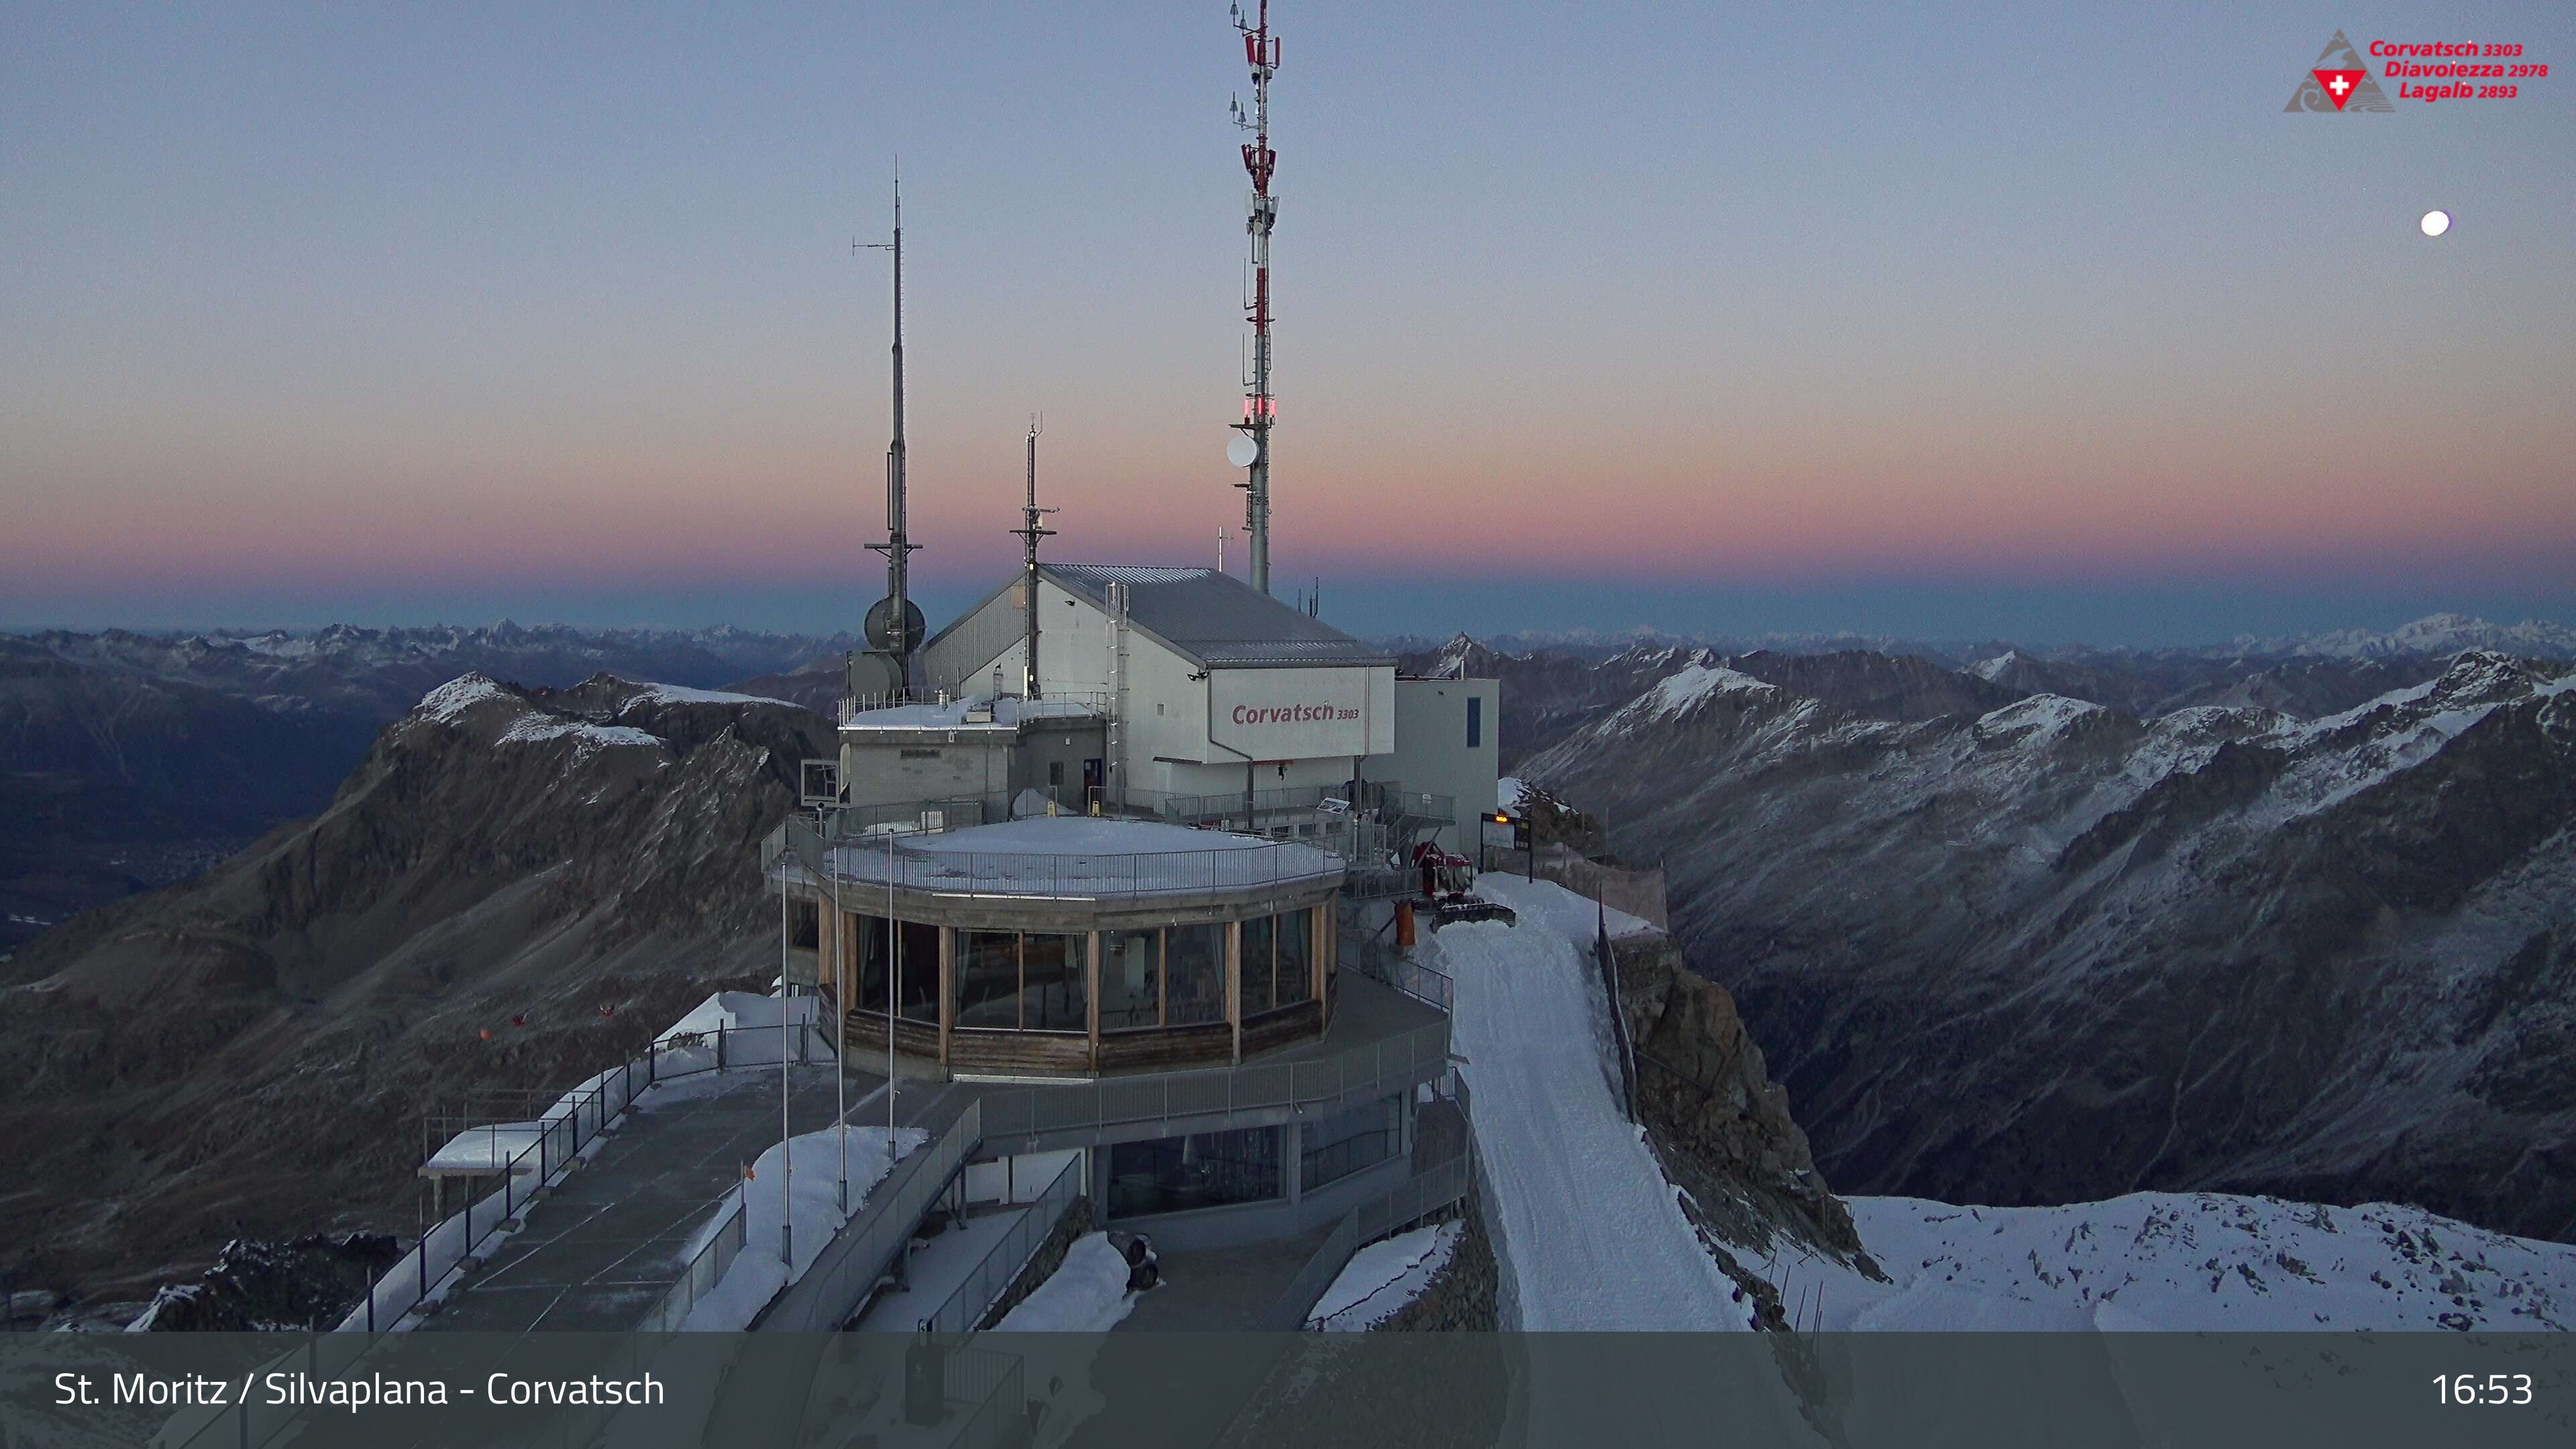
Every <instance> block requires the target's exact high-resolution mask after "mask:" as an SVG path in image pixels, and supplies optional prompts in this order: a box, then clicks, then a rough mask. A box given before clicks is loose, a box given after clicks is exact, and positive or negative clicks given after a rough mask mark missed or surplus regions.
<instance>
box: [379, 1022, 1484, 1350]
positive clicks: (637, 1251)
mask: <svg viewBox="0 0 2576 1449" xmlns="http://www.w3.org/2000/svg"><path fill="white" fill-rule="evenodd" d="M1338 993H1339V997H1338V1000H1337V1001H1336V1003H1335V1009H1334V1013H1333V1021H1332V1025H1331V1026H1330V1027H1329V1028H1328V1029H1327V1030H1326V1032H1325V1034H1324V1036H1323V1037H1322V1038H1321V1039H1320V1040H1315V1041H1308V1042H1300V1043H1297V1044H1295V1045H1293V1046H1289V1047H1285V1048H1282V1049H1280V1050H1277V1051H1272V1052H1266V1053H1263V1054H1262V1055H1260V1056H1258V1057H1255V1058H1251V1059H1248V1060H1247V1061H1246V1063H1245V1065H1247V1066H1252V1065H1256V1064H1259V1065H1268V1064H1271V1063H1278V1062H1293V1061H1302V1060H1309V1059H1315V1058H1321V1057H1325V1056H1329V1055H1331V1054H1333V1053H1336V1052H1340V1051H1343V1050H1346V1049H1348V1048H1351V1047H1353V1046H1362V1045H1365V1044H1367V1043H1370V1042H1372V1041H1380V1040H1384V1039H1387V1038H1389V1037H1393V1036H1396V1035H1398V1034H1400V1033H1402V1032H1405V1031H1407V1030H1410V1029H1412V1028H1414V1027H1417V1026H1424V1025H1428V1024H1430V1023H1433V1022H1437V1021H1438V1020H1440V1016H1441V1014H1440V1013H1439V1012H1438V1011H1437V1010H1435V1009H1433V1008H1431V1007H1428V1006H1425V1005H1424V1004H1422V1003H1421V1002H1418V1001H1415V1000H1414V999H1412V998H1411V997H1408V996H1406V995H1404V994H1403V993H1401V992H1399V991H1396V990H1394V989H1393V988H1391V987H1388V986H1385V985H1383V984H1381V983H1379V982H1377V981H1373V980H1370V979H1369V978H1367V977H1365V976H1361V975H1359V974H1358V973H1357V972H1346V973H1344V974H1343V975H1342V976H1341V978H1340V981H1339V984H1338ZM859 1060H860V1059H859V1058H856V1057H854V1058H853V1059H852V1063H853V1066H855V1065H856V1063H857V1062H858V1061H859ZM884 1085H885V1079H884V1078H883V1077H881V1076H877V1075H873V1074H870V1073H867V1072H863V1071H858V1070H853V1071H851V1072H850V1074H849V1081H848V1086H847V1088H846V1094H847V1097H848V1099H849V1102H850V1104H851V1105H850V1117H851V1120H852V1121H853V1122H856V1123H860V1124H862V1125H864V1124H868V1123H872V1122H873V1123H882V1122H884V1121H885V1099H884V1098H883V1097H882V1096H878V1095H875V1094H877V1093H878V1092H879V1091H880V1090H881V1089H882V1088H883V1087H884ZM994 1090H1004V1091H1007V1090H1013V1089H1012V1088H1009V1087H998V1086H989V1085H983V1084H968V1083H955V1084H951V1083H943V1082H930V1081H921V1080H912V1079H907V1080H905V1081H904V1082H902V1083H901V1084H900V1085H899V1086H898V1088H897V1090H896V1094H895V1100H896V1116H897V1120H898V1121H899V1123H900V1124H902V1125H905V1126H923V1127H927V1128H929V1129H930V1130H931V1132H932V1134H933V1135H934V1136H936V1135H937V1133H938V1131H939V1130H940V1129H941V1128H943V1127H945V1126H946V1125H947V1124H948V1123H949V1122H951V1121H953V1120H955V1117H956V1114H957V1113H958V1112H960V1111H962V1110H964V1107H965V1103H966V1102H967V1101H968V1100H970V1099H971V1098H972V1097H973V1096H975V1095H977V1094H979V1093H981V1092H986V1091H994ZM863 1103H864V1105H862V1104H863ZM832 1113H833V1090H832V1068H831V1067H829V1066H827V1065H822V1064H815V1065H810V1066H796V1067H791V1068H790V1069H789V1071H788V1116H789V1119H790V1124H791V1127H792V1130H793V1131H795V1132H797V1133H806V1132H815V1131H820V1130H822V1129H824V1128H827V1127H829V1126H830V1125H831V1122H832ZM778 1131H779V1126H778V1070H777V1068H776V1067H774V1066H773V1067H747V1068H742V1069H739V1070H735V1071H727V1072H723V1073H716V1074H710V1075H708V1076H703V1077H694V1078H682V1079H679V1080H676V1081H673V1082H669V1083H665V1084H663V1085H662V1086H661V1087H659V1088H657V1089H656V1090H655V1091H653V1092H652V1093H650V1094H648V1095H647V1096H645V1097H643V1098H641V1099H639V1101H638V1102H637V1104H636V1105H635V1106H634V1107H633V1108H630V1109H629V1110H628V1112H627V1114H626V1115H625V1117H624V1118H622V1119H621V1120H620V1121H619V1123H618V1124H617V1126H616V1128H615V1129H614V1130H613V1131H611V1132H610V1133H608V1134H607V1135H606V1137H605V1138H604V1139H603V1140H602V1142H601V1145H600V1147H599V1149H598V1152H597V1155H596V1156H595V1157H593V1158H592V1159H590V1160H589V1161H587V1162H585V1163H583V1164H582V1165H581V1166H579V1167H576V1168H574V1169H573V1170H572V1172H571V1173H570V1174H569V1175H568V1176H567V1177H566V1178H565V1179H564V1180H563V1182H562V1183H561V1184H560V1185H559V1186H557V1187H556V1188H554V1189H553V1190H552V1191H550V1192H548V1193H546V1194H545V1195H544V1196H543V1197H541V1198H539V1199H538V1200H537V1201H536V1202H535V1203H533V1204H531V1205H529V1206H528V1207H527V1208H525V1209H524V1210H523V1211H522V1213H521V1221H522V1222H523V1223H524V1224H525V1226H524V1227H523V1228H522V1229H521V1230H520V1231H519V1232H517V1233H515V1234H513V1235H511V1236H510V1237H509V1238H507V1239H506V1240H504V1241H503V1242H502V1243H501V1244H500V1245H499V1246H498V1247H497V1248H496V1249H494V1250H493V1252H492V1255H491V1257H490V1258H489V1260H487V1261H486V1262H485V1263H484V1264H482V1266H480V1267H479V1268H477V1269H475V1270H473V1271H472V1272H470V1273H468V1274H467V1275H466V1276H465V1277H464V1279H463V1281H461V1282H459V1283H456V1284H454V1285H452V1286H451V1287H450V1288H449V1289H448V1291H447V1295H446V1300H445V1302H444V1303H443V1305H442V1306H441V1308H440V1310H439V1311H438V1312H437V1313H434V1314H431V1315H429V1316H428V1317H427V1318H425V1319H424V1320H423V1321H422V1324H421V1326H422V1327H424V1328H432V1329H441V1330H466V1331H481V1332H511V1333H519V1332H530V1331H537V1330H544V1331H578V1330H591V1331H605V1332H620V1331H625V1330H628V1329H632V1328H634V1327H635V1326H636V1324H637V1323H638V1322H639V1321H640V1320H641V1319H642V1317H643V1315H644V1314H645V1313H646V1312H648V1311H650V1310H651V1309H652V1308H653V1307H654V1306H655V1305H657V1304H659V1303H660V1302H661V1300H662V1298H663V1296H664V1295H665V1294H666V1293H668V1292H669V1291H670V1287H671V1285H672V1284H673V1283H674V1282H676V1281H678V1279H679V1275H680V1273H681V1271H682V1269H683V1267H684V1266H685V1265H684V1264H683V1263H682V1262H681V1260H680V1254H681V1250H682V1249H683V1248H685V1247H687V1246H688V1242H689V1239H690V1237H691V1236H692V1235H693V1234H695V1233H696V1232H697V1230H698V1229H699V1227H700V1226H702V1225H703V1224H704V1223H706V1222H707V1221H708V1220H709V1219H711V1218H712V1217H714V1216H715V1214H716V1212H717V1211H718V1210H719V1206H720V1203H721V1201H722V1200H723V1199H724V1198H725V1197H726V1195H728V1194H730V1193H731V1192H732V1191H733V1189H734V1188H735V1187H736V1185H737V1184H739V1183H740V1182H741V1180H742V1168H743V1165H744V1164H745V1163H748V1162H752V1161H754V1160H756V1159H757V1158H758V1157H759V1156H760V1154H761V1152H762V1150H763V1149H765V1148H767V1147H769V1146H770V1145H771V1144H773V1143H775V1142H776V1141H777V1140H778ZM1417 1156H1419V1151H1418V1150H1417ZM1323 1231H1324V1230H1320V1229H1319V1230H1318V1231H1317V1232H1316V1233H1314V1234H1312V1235H1311V1236H1309V1237H1307V1238H1301V1239H1298V1240H1295V1241H1289V1242H1276V1243H1268V1244H1263V1245H1261V1246H1259V1247H1254V1248H1245V1249H1240V1250H1226V1251H1223V1252H1212V1253H1192V1254H1186V1255H1167V1256H1166V1262H1167V1264H1168V1266H1169V1268H1170V1270H1171V1272H1172V1276H1173V1282H1172V1285H1171V1287H1169V1288H1165V1289H1158V1290H1156V1291H1155V1292H1153V1293H1149V1294H1147V1295H1146V1296H1145V1298H1144V1299H1143V1300H1141V1301H1140V1302H1139V1304H1138V1308H1137V1313H1136V1315H1135V1317H1134V1318H1133V1319H1131V1321H1130V1323H1129V1324H1128V1325H1126V1326H1130V1327H1137V1328H1184V1327H1186V1328H1191V1329H1199V1328H1226V1327H1248V1326H1250V1324H1251V1321H1252V1320H1253V1319H1254V1318H1255V1317H1256V1316H1257V1315H1259V1314H1261V1313H1262V1312H1265V1311H1266V1310H1267V1309H1268V1308H1269V1307H1270V1306H1271V1304H1272V1302H1273V1301H1274V1300H1275V1299H1276V1298H1277V1296H1278V1294H1279V1292H1280V1290H1282V1289H1284V1288H1285V1287H1286V1286H1287V1283H1288V1280H1289V1279H1290V1278H1292V1277H1294V1276H1295V1274H1296V1272H1297V1270H1298V1268H1299V1267H1300V1266H1302V1265H1303V1264H1304V1263H1305V1261H1306V1258H1307V1256H1308V1255H1309V1254H1310V1253H1312V1252H1313V1250H1314V1248H1315V1246H1316V1244H1317V1243H1318V1242H1320V1241H1321V1238H1322V1236H1323ZM774 1247H775V1245H771V1250H772V1251H774ZM760 1249H761V1245H758V1244H754V1245H751V1246H750V1247H749V1248H748V1249H746V1251H759V1250H760ZM1201 1260H1204V1261H1201Z"/></svg>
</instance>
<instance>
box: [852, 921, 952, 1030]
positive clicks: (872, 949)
mask: <svg viewBox="0 0 2576 1449" xmlns="http://www.w3.org/2000/svg"><path fill="white" fill-rule="evenodd" d="M851 921H852V930H851V933H850V952H851V955H852V956H853V958H854V959H853V960H852V962H851V966H852V968H853V969H852V970H851V973H850V974H851V983H852V984H851V991H850V1008H851V1009H852V1010H854V1011H873V1012H876V1013H877V1014H879V1015H883V1014H884V1013H885V1009H886V977H887V975H888V973H889V971H890V970H892V969H893V968H894V967H896V966H898V965H899V966H900V967H901V975H902V979H901V983H900V989H899V990H898V991H897V992H896V997H897V1004H896V1009H897V1010H898V1011H899V1012H900V1013H901V1014H902V1016H903V1019H904V1020H906V1021H928V1022H936V1021H937V1020H939V928H938V927H937V926H925V925H921V924H919V923H917V922H912V921H906V922H904V924H903V939H902V941H901V943H900V944H901V946H902V956H901V958H900V960H898V959H897V958H896V956H895V946H896V944H897V943H896V942H895V941H894V939H893V937H892V936H890V935H889V934H888V933H887V931H886V923H885V918H884V917H882V916H854V917H852V918H851Z"/></svg>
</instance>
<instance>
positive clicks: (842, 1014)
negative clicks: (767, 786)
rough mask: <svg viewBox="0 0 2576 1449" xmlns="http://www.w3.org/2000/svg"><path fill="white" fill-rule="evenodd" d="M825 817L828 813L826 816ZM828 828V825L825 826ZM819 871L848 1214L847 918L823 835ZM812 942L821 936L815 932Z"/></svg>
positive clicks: (837, 1128) (842, 1197)
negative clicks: (826, 903)
mask: <svg viewBox="0 0 2576 1449" xmlns="http://www.w3.org/2000/svg"><path fill="white" fill-rule="evenodd" d="M827 818H828V817H827ZM827 830H828V827H827ZM823 871H824V873H825V874H827V875H829V876H830V877H831V878H832V1017H833V1021H832V1136H833V1137H834V1138H835V1139H837V1140H838V1142H839V1143H840V1147H841V1187H840V1194H839V1201H840V1206H841V1216H842V1218H844V1219H847V1218H848V1217H849V1215H850V1079H849V1062H848V1058H847V1048H848V1042H847V1040H846V1038H847V1037H848V1036H849V1032H848V1030H847V1027H848V1025H849V1014H848V1013H849V1002H850V983H849V978H848V974H847V968H848V964H849V963H848V957H849V954H850V953H849V947H848V943H846V942H845V941H843V940H842V933H843V932H844V931H846V930H848V929H849V924H850V918H849V917H848V916H845V915H843V914H841V873H840V871H838V870H837V869H835V868H834V867H833V865H832V839H831V836H830V835H829V834H828V833H827V834H825V836H824V837H823ZM814 939H815V942H816V944H818V945H819V944H820V943H821V941H822V939H823V938H822V937H821V936H820V935H819V934H818V935H817V936H816V937H815V938H814ZM822 980H823V973H822V972H821V971H816V972H815V973H814V981H815V985H816V989H817V990H819V989H821V984H822ZM822 1006H823V1004H822V1003H821V1002H819V1001H818V1002H816V1003H814V1007H815V1010H814V1014H815V1015H816V1016H821V1015H822V1014H823V1012H822Z"/></svg>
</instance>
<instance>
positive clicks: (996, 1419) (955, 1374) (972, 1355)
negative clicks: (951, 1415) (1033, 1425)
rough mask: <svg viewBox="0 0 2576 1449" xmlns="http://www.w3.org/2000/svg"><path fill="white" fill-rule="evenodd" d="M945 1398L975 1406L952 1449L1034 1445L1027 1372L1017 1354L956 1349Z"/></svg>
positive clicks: (949, 1360)
mask: <svg viewBox="0 0 2576 1449" xmlns="http://www.w3.org/2000/svg"><path fill="white" fill-rule="evenodd" d="M941 1367H942V1371H943V1379H942V1385H943V1393H942V1395H941V1397H943V1398H946V1399H949V1400H952V1401H957V1400H962V1401H964V1402H967V1403H971V1404H973V1405H974V1406H975V1408H974V1411H973V1412H971V1413H969V1414H968V1415H967V1416H966V1422H965V1423H962V1424H960V1425H958V1426H957V1432H956V1434H955V1435H954V1436H952V1437H951V1438H950V1439H949V1441H948V1443H949V1445H950V1449H1004V1446H1016V1445H1025V1444H1027V1443H1028V1442H1029V1440H1030V1437H1031V1435H1030V1432H1029V1430H1030V1426H1029V1422H1028V1404H1029V1395H1028V1389H1027V1386H1026V1382H1025V1372H1026V1371H1025V1370H1024V1369H1023V1367H1022V1365H1021V1361H1020V1358H1019V1356H1018V1355H1016V1354H1007V1353H987V1352H985V1351H984V1350H982V1349H976V1348H966V1347H963V1346H960V1347H956V1348H951V1349H949V1350H948V1353H947V1360H946V1362H945V1363H944V1364H942V1366H941Z"/></svg>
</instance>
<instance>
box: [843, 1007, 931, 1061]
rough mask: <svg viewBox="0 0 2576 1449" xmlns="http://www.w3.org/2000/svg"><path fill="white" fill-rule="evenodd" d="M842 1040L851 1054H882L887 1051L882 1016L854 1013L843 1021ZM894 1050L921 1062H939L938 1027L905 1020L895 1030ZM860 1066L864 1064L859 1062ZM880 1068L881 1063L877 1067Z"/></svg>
mask: <svg viewBox="0 0 2576 1449" xmlns="http://www.w3.org/2000/svg"><path fill="white" fill-rule="evenodd" d="M842 1033H843V1035H842V1040H843V1041H844V1042H846V1043H847V1044H848V1047H849V1050H850V1051H852V1052H854V1053H860V1054H866V1053H871V1052H875V1053H882V1052H883V1051H884V1050H885V1049H886V1039H885V1013H884V1012H882V1011H853V1012H849V1013H847V1014H846V1015H845V1016H844V1017H843V1018H842ZM894 1049H895V1050H896V1051H898V1052H900V1053H902V1054H903V1055H905V1056H908V1057H913V1058H916V1059H918V1060H921V1061H936V1060H938V1058H939V1025H938V1023H936V1022H929V1021H911V1020H906V1021H903V1022H901V1023H898V1024H897V1026H896V1028H895V1042H894ZM860 1065H862V1066H864V1065H866V1063H865V1062H864V1061H862V1062H861V1063H860ZM878 1065H879V1067H880V1068H882V1067H883V1065H884V1064H883V1063H879V1064H878Z"/></svg>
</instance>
